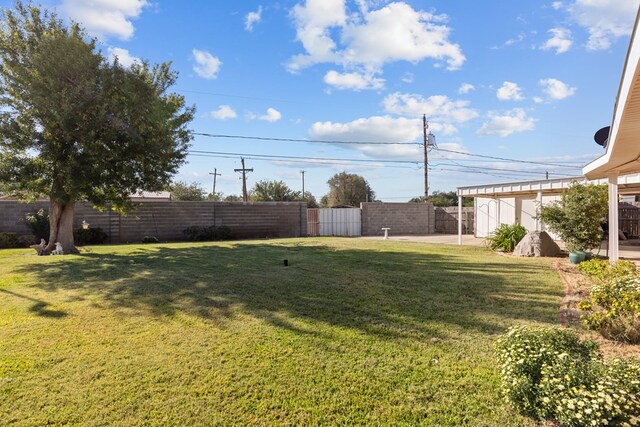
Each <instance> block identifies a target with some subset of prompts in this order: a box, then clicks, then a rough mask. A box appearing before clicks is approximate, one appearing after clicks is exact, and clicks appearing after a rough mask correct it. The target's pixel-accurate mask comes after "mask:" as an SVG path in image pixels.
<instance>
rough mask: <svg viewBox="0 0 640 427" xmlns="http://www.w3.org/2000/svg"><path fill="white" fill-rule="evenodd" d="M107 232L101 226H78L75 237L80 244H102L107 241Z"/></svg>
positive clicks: (74, 232)
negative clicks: (85, 227)
mask: <svg viewBox="0 0 640 427" xmlns="http://www.w3.org/2000/svg"><path fill="white" fill-rule="evenodd" d="M108 237H109V236H107V233H105V232H104V231H102V228H100V227H93V228H87V229H84V228H76V229H75V230H73V239H74V241H75V243H76V245H78V246H84V245H101V244H103V243H104V242H106V241H107V238H108Z"/></svg>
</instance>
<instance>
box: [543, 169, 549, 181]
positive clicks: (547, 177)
mask: <svg viewBox="0 0 640 427" xmlns="http://www.w3.org/2000/svg"><path fill="white" fill-rule="evenodd" d="M544 174H545V176H546V179H547V181H548V180H549V172H548V171H547V172H545V173H544Z"/></svg>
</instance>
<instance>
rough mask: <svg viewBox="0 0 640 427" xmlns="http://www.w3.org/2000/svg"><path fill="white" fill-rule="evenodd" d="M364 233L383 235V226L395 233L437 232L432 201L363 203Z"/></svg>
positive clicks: (419, 233) (418, 233) (422, 233)
mask: <svg viewBox="0 0 640 427" xmlns="http://www.w3.org/2000/svg"><path fill="white" fill-rule="evenodd" d="M360 208H361V209H362V235H363V236H381V235H383V234H384V232H383V231H382V230H381V229H382V228H383V227H388V228H390V229H391V231H390V233H391V234H393V235H424V234H433V233H434V232H435V211H434V209H433V205H432V204H431V203H376V202H372V203H361V204H360Z"/></svg>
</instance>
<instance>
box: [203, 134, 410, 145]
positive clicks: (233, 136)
mask: <svg viewBox="0 0 640 427" xmlns="http://www.w3.org/2000/svg"><path fill="white" fill-rule="evenodd" d="M193 135H199V136H206V137H209V138H232V139H253V140H257V141H280V142H315V143H319V144H355V145H419V144H418V143H416V142H386V141H333V140H328V139H327V140H324V139H297V138H271V137H266V136H247V135H222V134H212V133H200V132H193Z"/></svg>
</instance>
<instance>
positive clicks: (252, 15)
mask: <svg viewBox="0 0 640 427" xmlns="http://www.w3.org/2000/svg"><path fill="white" fill-rule="evenodd" d="M261 20H262V6H258V10H256V11H255V12H249V13H247V15H246V16H245V17H244V29H245V30H247V31H253V26H254V25H255V24H257V23H259V22H260V21H261Z"/></svg>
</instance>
